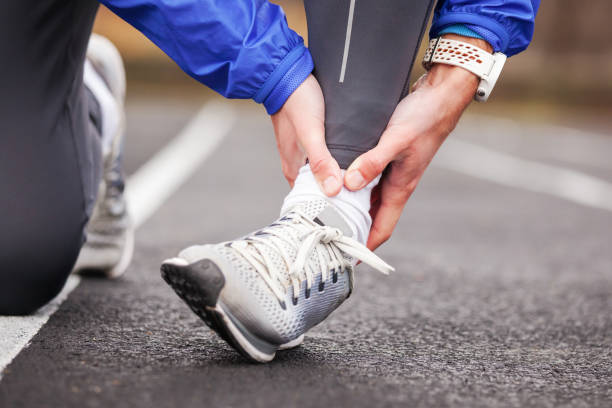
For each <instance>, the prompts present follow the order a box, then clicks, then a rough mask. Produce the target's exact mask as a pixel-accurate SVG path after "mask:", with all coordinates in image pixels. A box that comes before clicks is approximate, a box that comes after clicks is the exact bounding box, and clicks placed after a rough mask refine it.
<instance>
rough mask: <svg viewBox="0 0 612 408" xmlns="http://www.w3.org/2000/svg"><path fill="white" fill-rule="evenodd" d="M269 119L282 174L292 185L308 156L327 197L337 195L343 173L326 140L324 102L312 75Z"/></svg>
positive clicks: (315, 175)
mask: <svg viewBox="0 0 612 408" xmlns="http://www.w3.org/2000/svg"><path fill="white" fill-rule="evenodd" d="M271 119H272V125H273V126H274V134H275V136H276V144H277V146H278V152H279V153H280V157H281V166H282V169H283V174H284V175H285V178H286V179H287V181H288V182H289V184H290V185H291V187H293V183H294V182H295V179H296V177H297V174H298V170H299V169H300V167H302V166H303V165H304V164H305V163H306V158H308V162H309V163H310V168H311V170H312V172H313V174H314V177H315V179H316V180H317V182H318V183H319V185H320V186H321V190H323V192H324V193H325V194H326V195H328V196H330V197H332V196H335V195H337V194H338V193H339V192H340V189H341V188H342V184H343V179H342V173H341V171H340V166H338V162H337V161H336V160H335V159H334V158H333V157H332V155H331V153H330V152H329V150H328V149H327V145H326V144H325V102H324V100H323V92H322V91H321V87H320V86H319V83H318V82H317V80H316V79H315V77H314V76H312V75H310V76H308V78H306V80H305V81H304V82H303V83H302V84H301V85H300V86H299V87H298V88H297V89H296V90H295V91H294V92H293V93H292V94H291V96H290V97H289V99H287V101H286V102H285V104H284V105H283V107H282V108H281V109H280V110H279V111H278V112H276V113H275V114H273V115H272V116H271Z"/></svg>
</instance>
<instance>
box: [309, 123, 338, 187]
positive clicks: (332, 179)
mask: <svg viewBox="0 0 612 408" xmlns="http://www.w3.org/2000/svg"><path fill="white" fill-rule="evenodd" d="M301 144H302V147H303V148H304V151H305V152H306V156H307V157H308V162H309V164H310V170H311V171H312V173H313V175H314V177H315V179H316V180H317V183H319V186H320V187H321V190H323V192H324V193H325V195H327V196H329V197H333V196H335V195H337V194H338V193H339V192H340V189H341V188H342V172H341V171H340V166H338V162H337V161H336V159H334V158H333V157H332V155H331V153H330V152H329V150H328V149H327V145H326V144H325V136H324V134H323V132H317V133H316V134H312V133H311V135H310V136H309V137H306V138H303V139H302V140H301Z"/></svg>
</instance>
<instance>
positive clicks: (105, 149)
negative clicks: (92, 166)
mask: <svg viewBox="0 0 612 408" xmlns="http://www.w3.org/2000/svg"><path fill="white" fill-rule="evenodd" d="M83 82H84V83H85V86H86V87H87V88H89V90H90V91H91V93H92V94H93V95H94V97H95V98H96V100H97V101H98V104H99V105H100V111H101V115H102V126H101V127H102V134H101V135H100V136H101V142H102V153H103V155H104V156H106V155H107V154H108V153H109V152H110V151H111V148H112V144H113V139H114V137H115V133H116V132H117V128H118V126H119V125H120V122H121V116H120V113H119V109H120V108H119V105H118V104H117V100H116V99H115V97H114V96H113V94H112V93H111V91H110V89H108V85H106V83H105V82H104V80H103V79H102V78H101V77H100V74H98V72H97V71H96V70H95V69H94V67H93V66H92V65H91V62H89V60H85V70H84V74H83Z"/></svg>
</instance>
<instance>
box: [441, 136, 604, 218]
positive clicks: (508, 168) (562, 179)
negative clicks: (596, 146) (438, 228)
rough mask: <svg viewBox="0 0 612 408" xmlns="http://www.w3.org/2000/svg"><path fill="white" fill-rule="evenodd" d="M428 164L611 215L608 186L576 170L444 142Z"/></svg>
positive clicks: (449, 140) (467, 145) (463, 143)
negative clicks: (599, 210) (434, 157)
mask: <svg viewBox="0 0 612 408" xmlns="http://www.w3.org/2000/svg"><path fill="white" fill-rule="evenodd" d="M432 164H433V165H435V166H437V167H442V168H445V169H448V170H453V171H456V172H459V173H463V174H466V175H469V176H472V177H476V178H480V179H483V180H488V181H492V182H495V183H498V184H501V185H505V186H510V187H516V188H522V189H524V190H529V191H533V192H537V193H544V194H548V195H551V196H555V197H558V198H562V199H564V200H568V201H571V202H574V203H577V204H581V205H584V206H587V207H592V208H598V209H603V210H608V211H612V183H609V182H607V181H604V180H601V179H599V178H596V177H593V176H591V175H588V174H585V173H582V172H579V171H576V170H571V169H568V168H564V167H558V166H552V165H549V164H543V163H538V162H535V161H531V160H525V159H521V158H519V157H516V156H513V155H510V154H507V153H501V152H498V151H495V150H491V149H488V148H486V147H482V146H479V145H476V144H472V143H468V142H465V141H462V140H458V139H452V138H450V139H448V140H447V141H446V143H445V145H444V147H443V148H442V149H440V151H439V153H438V155H437V156H436V159H435V160H434V161H433V162H432Z"/></svg>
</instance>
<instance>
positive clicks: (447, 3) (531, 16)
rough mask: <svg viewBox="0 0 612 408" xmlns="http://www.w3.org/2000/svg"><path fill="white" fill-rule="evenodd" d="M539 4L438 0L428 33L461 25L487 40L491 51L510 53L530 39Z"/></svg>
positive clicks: (434, 34)
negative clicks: (491, 48)
mask: <svg viewBox="0 0 612 408" xmlns="http://www.w3.org/2000/svg"><path fill="white" fill-rule="evenodd" d="M539 6H540V0H440V1H439V2H438V5H437V6H436V9H435V12H434V18H433V23H432V26H431V30H430V36H431V37H437V36H438V35H439V33H440V32H441V31H442V30H444V29H445V28H446V27H449V26H455V25H457V24H462V25H465V26H466V27H467V28H468V29H470V30H472V31H473V32H475V33H477V34H478V35H479V36H480V37H482V38H483V39H485V40H487V41H488V42H489V43H490V44H491V46H492V47H493V49H494V50H495V52H503V53H504V54H506V55H508V56H512V55H514V54H518V53H519V52H521V51H523V50H524V49H525V48H527V46H528V45H529V43H530V42H531V38H532V37H533V28H534V22H535V16H536V13H537V11H538V7H539Z"/></svg>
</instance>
